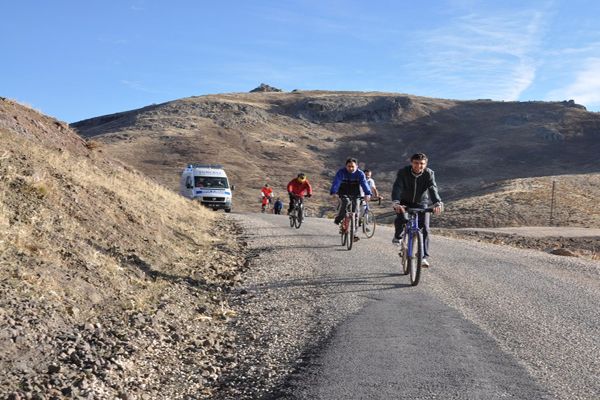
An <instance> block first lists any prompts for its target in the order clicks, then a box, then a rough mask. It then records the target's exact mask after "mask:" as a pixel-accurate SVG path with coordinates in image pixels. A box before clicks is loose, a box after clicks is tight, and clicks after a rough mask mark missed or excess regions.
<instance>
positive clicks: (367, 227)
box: [362, 211, 377, 239]
mask: <svg viewBox="0 0 600 400" xmlns="http://www.w3.org/2000/svg"><path fill="white" fill-rule="evenodd" d="M376 225H377V219H376V218H375V215H374V214H373V213H372V212H371V211H367V212H366V213H365V215H363V217H362V231H363V233H364V234H365V236H366V237H367V239H370V238H372V237H373V235H374V234H375V226H376Z"/></svg>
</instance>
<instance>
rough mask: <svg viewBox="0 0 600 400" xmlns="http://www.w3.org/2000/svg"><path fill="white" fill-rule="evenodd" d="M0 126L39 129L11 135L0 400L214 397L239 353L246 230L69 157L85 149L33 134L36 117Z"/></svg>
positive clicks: (0, 296) (88, 157)
mask: <svg viewBox="0 0 600 400" xmlns="http://www.w3.org/2000/svg"><path fill="white" fill-rule="evenodd" d="M2 112H3V114H2V115H0V120H2V121H5V122H6V121H26V120H28V118H33V121H30V122H31V123H30V124H26V125H18V126H19V129H13V128H10V126H9V125H10V124H8V123H4V124H0V149H1V150H0V370H2V371H3V373H2V374H1V375H0V393H2V394H3V395H2V396H0V397H4V396H7V397H8V398H13V399H20V398H40V399H47V398H62V397H66V398H70V397H86V398H123V399H127V398H184V397H185V396H193V397H194V398H202V397H210V396H211V391H212V388H213V387H214V386H215V382H217V380H218V378H219V376H220V375H221V373H222V371H224V370H226V369H227V368H228V363H229V360H230V359H231V357H232V354H233V352H234V351H235V336H234V334H233V333H232V332H231V331H230V330H229V329H228V323H227V321H228V320H230V318H231V317H232V316H233V315H234V312H233V311H232V310H231V309H230V307H229V305H228V303H227V300H226V296H225V295H226V293H227V292H229V291H231V290H232V289H233V288H235V287H236V286H237V285H238V284H239V283H240V282H241V281H242V277H241V272H243V271H244V269H245V267H244V258H243V248H242V246H241V245H240V244H239V243H238V242H237V241H236V239H235V238H236V235H237V228H236V227H235V226H234V225H233V224H232V223H231V222H229V221H228V220H225V219H223V216H224V214H222V213H219V214H216V213H213V212H211V211H208V210H205V209H203V208H201V207H199V206H198V205H197V204H195V203H192V202H189V201H187V200H185V199H183V198H181V197H179V196H177V195H175V194H174V193H172V192H171V191H169V190H167V189H165V188H163V187H161V186H159V185H157V184H155V183H154V182H152V181H151V180H149V179H147V178H145V177H144V176H142V175H141V174H140V173H138V172H136V171H133V170H131V169H130V168H129V167H124V166H123V165H121V164H120V163H118V162H115V161H112V160H110V159H107V158H106V157H105V156H104V154H103V153H98V150H96V151H91V150H90V149H87V148H86V147H85V146H80V145H75V146H76V149H77V151H71V149H70V147H69V146H67V144H69V143H79V142H78V140H79V139H78V138H77V136H76V135H75V134H74V133H73V132H72V131H71V130H70V129H69V128H68V127H66V126H62V125H60V124H59V123H58V122H54V121H53V120H51V119H49V118H46V117H44V118H42V119H41V120H40V121H37V122H38V123H39V124H43V125H44V127H47V128H48V129H51V127H52V126H54V127H55V129H54V128H53V129H54V130H53V131H52V135H55V136H56V137H57V138H59V140H58V141H53V140H52V135H50V136H45V135H44V133H43V130H42V131H39V132H32V129H34V128H33V127H35V126H38V127H39V124H38V123H36V120H35V114H36V113H35V112H32V111H31V110H29V109H27V108H25V107H21V106H16V105H14V104H11V105H10V109H8V111H7V109H6V107H5V108H4V109H2ZM46 119H47V120H46ZM11 124H12V122H11ZM60 126H62V128H60ZM38 136H39V137H41V138H43V140H38V139H39V138H38ZM84 144H85V143H84Z"/></svg>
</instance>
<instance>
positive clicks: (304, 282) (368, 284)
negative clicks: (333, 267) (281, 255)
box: [249, 273, 411, 294]
mask: <svg viewBox="0 0 600 400" xmlns="http://www.w3.org/2000/svg"><path fill="white" fill-rule="evenodd" d="M400 277H402V275H401V274H398V273H380V274H365V275H355V276H348V277H341V278H336V277H316V278H309V279H289V280H280V281H276V282H273V283H270V284H266V285H260V286H257V287H252V288H249V291H263V290H265V289H289V288H294V287H303V288H311V287H312V288H323V287H325V288H327V289H329V291H328V292H327V293H328V294H339V293H359V292H371V291H382V290H394V289H401V288H407V287H411V286H410V283H391V282H385V281H384V280H386V279H389V278H400ZM353 286H358V287H356V288H354V287H353ZM344 288H345V289H344ZM336 289H340V290H336Z"/></svg>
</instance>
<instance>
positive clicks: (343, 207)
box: [335, 197, 360, 223]
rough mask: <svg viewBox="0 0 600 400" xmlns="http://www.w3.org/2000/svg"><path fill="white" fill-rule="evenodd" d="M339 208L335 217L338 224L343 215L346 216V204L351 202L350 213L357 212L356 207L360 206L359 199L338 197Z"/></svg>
mask: <svg viewBox="0 0 600 400" xmlns="http://www.w3.org/2000/svg"><path fill="white" fill-rule="evenodd" d="M340 201H341V203H340V208H339V210H338V214H337V216H336V217H335V220H336V221H337V222H338V223H339V222H340V221H341V220H343V219H344V215H346V207H348V204H349V203H350V202H352V211H356V210H358V206H359V204H360V197H340Z"/></svg>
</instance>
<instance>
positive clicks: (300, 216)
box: [290, 196, 304, 229]
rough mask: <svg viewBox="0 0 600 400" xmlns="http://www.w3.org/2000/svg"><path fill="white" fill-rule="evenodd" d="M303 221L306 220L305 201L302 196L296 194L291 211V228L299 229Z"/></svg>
mask: <svg viewBox="0 0 600 400" xmlns="http://www.w3.org/2000/svg"><path fill="white" fill-rule="evenodd" d="M302 222H304V201H302V197H300V196H294V197H293V200H292V209H291V211H290V228H293V227H296V229H299V228H300V225H302Z"/></svg>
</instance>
